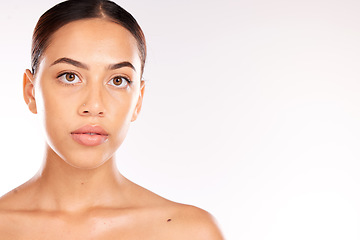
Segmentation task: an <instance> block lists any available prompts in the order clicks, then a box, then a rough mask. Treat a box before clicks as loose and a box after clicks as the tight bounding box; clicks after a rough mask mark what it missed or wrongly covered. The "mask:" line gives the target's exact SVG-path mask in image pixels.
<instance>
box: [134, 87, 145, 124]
mask: <svg viewBox="0 0 360 240" xmlns="http://www.w3.org/2000/svg"><path fill="white" fill-rule="evenodd" d="M144 92H145V81H141V82H140V94H139V99H138V101H137V104H136V107H135V110H134V113H133V116H132V118H131V121H132V122H133V121H135V120H136V119H137V117H138V115H139V113H140V110H141V106H142V101H143V98H144Z"/></svg>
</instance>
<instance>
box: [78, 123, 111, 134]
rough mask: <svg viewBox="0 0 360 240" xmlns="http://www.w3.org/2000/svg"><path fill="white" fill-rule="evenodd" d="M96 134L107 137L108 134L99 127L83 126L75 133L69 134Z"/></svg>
mask: <svg viewBox="0 0 360 240" xmlns="http://www.w3.org/2000/svg"><path fill="white" fill-rule="evenodd" d="M89 133H93V134H98V135H105V136H108V135H109V134H108V133H107V132H106V131H105V130H104V129H103V128H102V127H101V126H99V125H85V126H82V127H80V128H78V129H76V130H75V131H73V132H71V134H89Z"/></svg>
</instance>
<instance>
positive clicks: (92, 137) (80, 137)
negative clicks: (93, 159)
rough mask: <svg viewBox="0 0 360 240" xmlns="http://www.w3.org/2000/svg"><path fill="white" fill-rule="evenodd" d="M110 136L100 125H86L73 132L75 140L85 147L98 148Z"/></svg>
mask: <svg viewBox="0 0 360 240" xmlns="http://www.w3.org/2000/svg"><path fill="white" fill-rule="evenodd" d="M108 136H109V134H108V133H107V132H106V131H105V130H104V129H103V128H102V127H101V126H99V125H85V126H83V127H80V128H78V129H76V130H75V131H73V132H71V137H72V138H73V140H74V141H75V142H77V143H79V144H81V145H84V146H98V145H100V144H103V143H104V142H106V141H107V140H108Z"/></svg>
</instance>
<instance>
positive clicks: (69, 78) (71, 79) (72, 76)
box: [66, 74, 75, 81]
mask: <svg viewBox="0 0 360 240" xmlns="http://www.w3.org/2000/svg"><path fill="white" fill-rule="evenodd" d="M74 79H75V75H74V74H67V75H66V80H68V81H74Z"/></svg>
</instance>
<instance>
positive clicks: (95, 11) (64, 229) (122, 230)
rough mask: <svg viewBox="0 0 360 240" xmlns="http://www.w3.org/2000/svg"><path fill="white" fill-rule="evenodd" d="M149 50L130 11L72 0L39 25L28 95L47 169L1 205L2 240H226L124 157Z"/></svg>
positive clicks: (99, 1) (102, 1) (97, 0)
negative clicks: (137, 176)
mask: <svg viewBox="0 0 360 240" xmlns="http://www.w3.org/2000/svg"><path fill="white" fill-rule="evenodd" d="M145 59H146V44H145V38H144V35H143V32H142V30H141V29H140V27H139V26H138V24H137V22H136V21H135V19H134V18H133V17H132V16H131V15H130V14H129V13H128V12H126V11H125V10H124V9H122V8H121V7H119V6H118V5H116V4H115V3H113V2H110V1H106V0H70V1H66V2H63V3H60V4H58V5H56V6H55V7H53V8H51V9H50V10H48V11H47V12H46V13H45V14H44V15H43V16H42V17H41V18H40V19H39V22H38V24H37V25H36V27H35V31H34V35H33V44H32V69H31V70H26V71H25V74H24V80H23V91H24V99H25V102H26V104H27V105H28V108H29V110H30V111H31V112H33V113H35V114H38V115H40V116H39V117H40V119H41V120H42V121H43V125H44V129H45V136H46V151H45V157H44V164H43V166H42V167H41V169H40V170H39V172H38V173H37V174H36V175H35V176H34V177H33V178H32V179H31V180H29V181H28V182H27V183H25V184H23V185H22V186H20V187H18V188H16V189H15V190H13V191H11V192H9V193H8V194H6V195H5V196H3V197H2V198H1V199H0V238H1V239H156V240H161V239H166V240H169V239H206V240H211V239H223V238H222V236H221V233H220V231H219V229H218V228H217V226H216V224H215V223H214V221H213V219H212V217H211V216H210V215H209V214H208V213H206V212H205V211H203V210H201V209H198V208H196V207H192V206H187V205H182V204H178V203H174V202H171V201H169V200H166V199H164V198H162V197H160V196H157V195H156V194H154V193H152V192H150V191H148V190H146V189H144V188H142V187H140V186H138V185H136V184H134V183H132V182H131V181H129V180H127V179H126V178H125V177H124V176H122V175H121V174H120V173H119V172H118V170H117V167H116V161H115V156H114V153H115V151H116V150H117V149H118V148H119V146H120V145H121V143H122V142H123V140H124V138H125V135H126V132H127V130H128V128H129V125H130V123H131V122H132V121H135V120H136V118H137V116H138V114H139V112H140V109H141V105H142V100H143V95H144V90H145V84H144V82H143V81H142V73H143V69H144V64H145Z"/></svg>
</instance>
